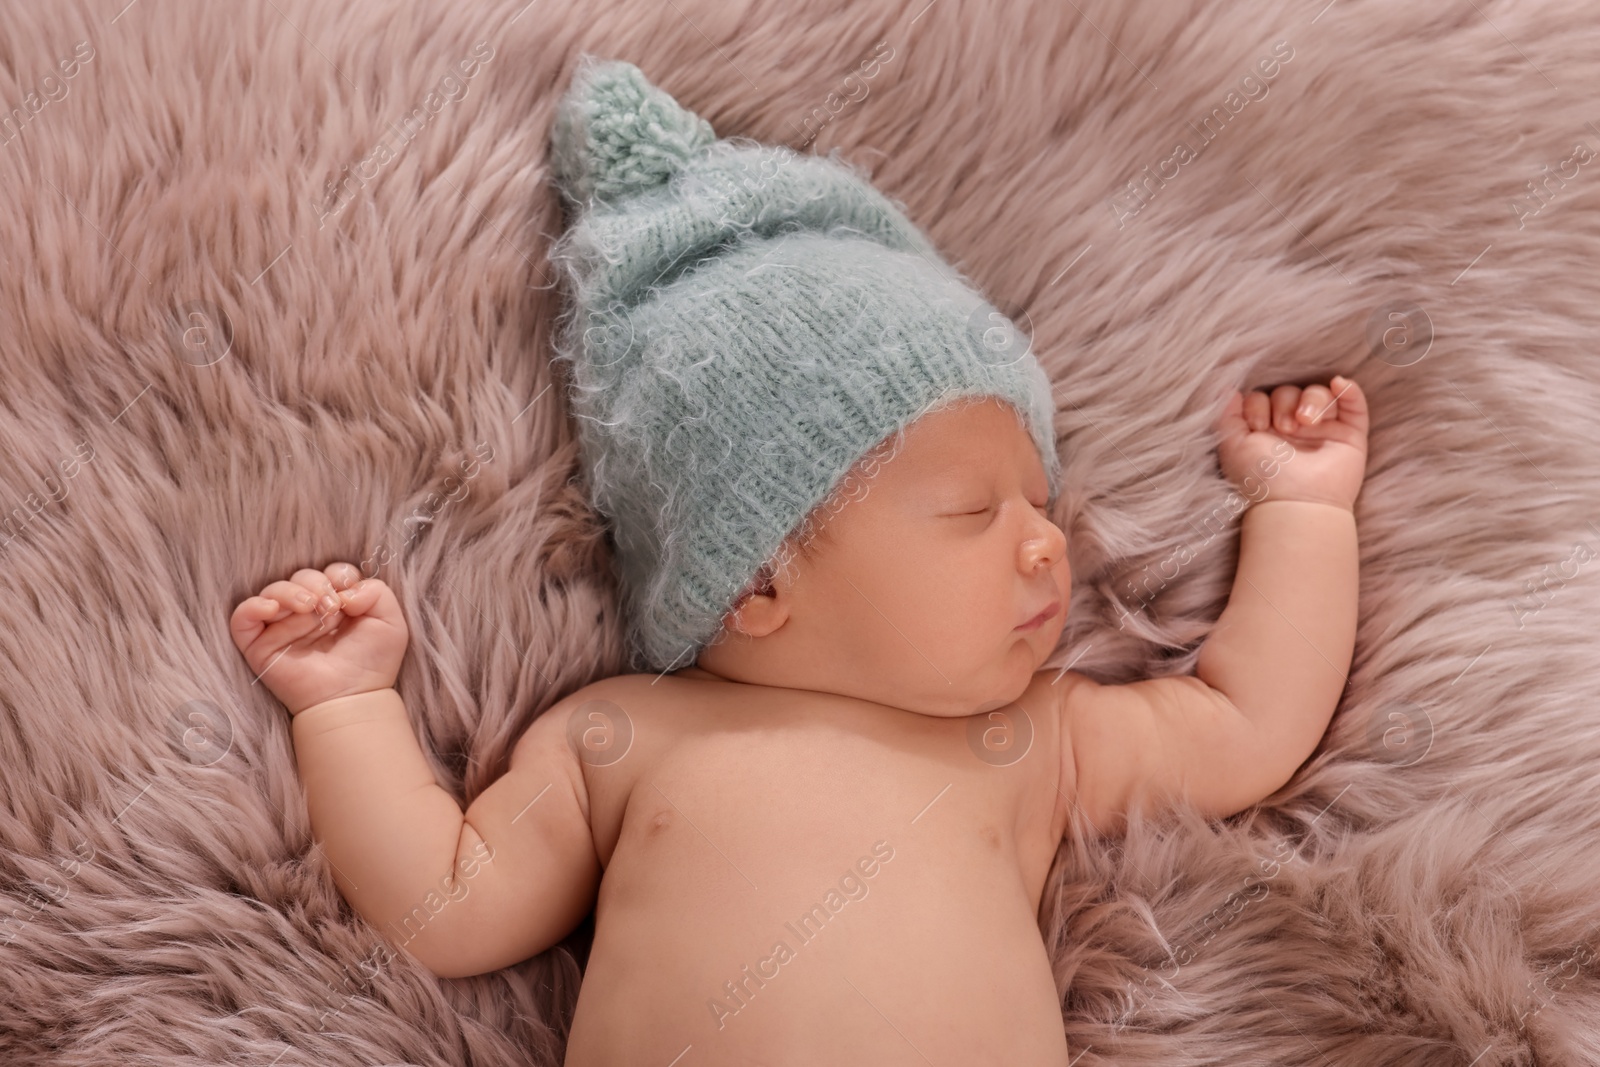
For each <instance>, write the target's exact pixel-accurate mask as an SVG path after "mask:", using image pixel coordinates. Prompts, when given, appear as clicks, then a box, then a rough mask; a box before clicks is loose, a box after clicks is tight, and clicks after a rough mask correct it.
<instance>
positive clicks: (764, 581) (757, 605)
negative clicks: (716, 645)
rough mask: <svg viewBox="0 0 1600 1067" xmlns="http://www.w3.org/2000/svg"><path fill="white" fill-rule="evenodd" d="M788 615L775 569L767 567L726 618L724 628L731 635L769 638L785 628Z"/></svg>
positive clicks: (762, 566) (757, 572)
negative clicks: (774, 632) (779, 599)
mask: <svg viewBox="0 0 1600 1067" xmlns="http://www.w3.org/2000/svg"><path fill="white" fill-rule="evenodd" d="M787 614H788V611H787V609H786V608H785V607H783V606H780V605H779V603H778V597H777V588H776V587H775V586H774V585H773V569H772V565H771V564H770V563H763V564H762V565H761V569H760V570H758V571H756V574H755V577H754V578H752V579H750V582H749V584H748V585H746V586H745V588H744V591H743V592H741V593H740V594H739V596H738V598H737V599H735V600H734V602H733V605H732V606H731V607H729V608H728V610H727V612H726V613H725V614H724V615H723V627H724V629H725V630H726V631H727V632H728V633H730V634H737V635H740V636H744V637H765V636H767V634H770V633H771V632H772V631H774V630H776V629H777V628H778V627H779V626H781V625H783V621H784V619H785V617H786V616H787Z"/></svg>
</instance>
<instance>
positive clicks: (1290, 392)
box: [1272, 385, 1300, 433]
mask: <svg viewBox="0 0 1600 1067" xmlns="http://www.w3.org/2000/svg"><path fill="white" fill-rule="evenodd" d="M1299 401H1300V387H1299V386H1298V385H1280V386H1278V387H1277V388H1276V389H1274V390H1273V391H1272V427H1273V429H1275V430H1277V431H1278V432H1279V433H1294V432H1295V431H1296V430H1298V429H1300V423H1299V421H1298V420H1297V419H1296V418H1295V416H1294V409H1295V406H1296V405H1297V404H1298V403H1299Z"/></svg>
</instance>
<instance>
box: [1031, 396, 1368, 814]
mask: <svg viewBox="0 0 1600 1067" xmlns="http://www.w3.org/2000/svg"><path fill="white" fill-rule="evenodd" d="M1332 386H1333V393H1330V391H1329V390H1328V389H1326V388H1324V387H1322V386H1311V387H1309V388H1308V389H1306V390H1305V391H1304V393H1303V394H1302V391H1301V390H1299V389H1298V388H1296V387H1294V386H1282V387H1280V388H1279V389H1277V390H1275V391H1274V392H1273V395H1272V397H1271V398H1270V400H1269V398H1268V397H1267V395H1266V394H1264V393H1261V392H1256V393H1252V394H1251V395H1250V397H1248V398H1243V397H1241V396H1240V395H1239V394H1235V395H1234V397H1233V398H1232V400H1231V401H1230V403H1229V407H1228V410H1227V411H1226V412H1225V413H1224V415H1223V417H1222V419H1221V420H1220V422H1219V430H1220V431H1221V433H1222V440H1221V442H1220V443H1219V446H1218V453H1219V456H1220V458H1221V461H1222V467H1223V470H1224V472H1225V473H1226V474H1227V475H1228V476H1229V478H1230V479H1231V480H1233V481H1234V482H1236V483H1244V482H1245V481H1246V480H1247V479H1248V478H1250V477H1252V476H1253V475H1265V476H1266V477H1265V484H1266V488H1267V495H1266V498H1265V499H1263V500H1262V501H1261V502H1259V503H1256V504H1254V505H1252V506H1251V507H1250V508H1249V509H1248V510H1247V511H1246V512H1245V514H1244V517H1243V519H1242V520H1241V529H1240V535H1239V537H1240V547H1239V566H1238V570H1237V572H1236V573H1235V576H1234V583H1233V592H1232V594H1231V596H1230V598H1229V601H1228V606H1227V608H1226V609H1225V610H1224V611H1223V613H1222V615H1221V616H1220V617H1219V618H1218V620H1217V624H1216V626H1215V627H1214V628H1213V630H1212V632H1211V635H1210V636H1209V637H1208V638H1207V640H1206V642H1205V644H1204V645H1203V646H1202V647H1201V650H1200V656H1199V659H1198V662H1197V665H1196V668H1195V673H1194V674H1193V675H1189V676H1182V677H1167V678H1157V679H1150V680H1148V681H1142V682H1135V683H1133V684H1131V685H1122V686H1102V685H1098V684H1096V683H1095V682H1093V681H1092V680H1090V679H1088V678H1085V677H1083V676H1082V675H1076V674H1074V675H1072V676H1071V678H1070V680H1066V681H1064V682H1063V685H1064V686H1065V687H1066V690H1065V692H1064V693H1063V694H1062V697H1061V701H1060V705H1059V706H1060V708H1061V713H1062V720H1063V729H1062V737H1063V741H1064V749H1065V750H1064V752H1063V766H1062V774H1063V779H1064V781H1066V782H1067V783H1068V785H1067V786H1064V791H1066V792H1067V793H1068V795H1069V796H1074V797H1075V798H1076V801H1077V803H1078V805H1079V806H1080V807H1081V808H1082V809H1083V810H1084V813H1085V814H1086V815H1087V816H1088V818H1089V820H1090V821H1091V822H1092V823H1093V824H1094V825H1095V826H1096V827H1098V828H1100V829H1102V830H1107V829H1115V828H1118V827H1120V826H1121V824H1122V822H1123V819H1124V817H1125V813H1126V811H1127V810H1128V808H1129V807H1131V806H1133V805H1136V804H1139V803H1142V802H1145V801H1147V800H1148V799H1154V800H1157V801H1158V802H1161V801H1168V802H1187V803H1188V804H1190V805H1192V806H1193V807H1195V808H1196V809H1198V810H1199V811H1201V812H1203V813H1205V814H1207V815H1213V816H1220V815H1229V814H1232V813H1233V812H1236V811H1240V810H1242V809H1244V808H1246V807H1248V806H1250V805H1251V804H1253V803H1255V802H1257V801H1259V800H1261V799H1262V798H1263V797H1266V796H1268V795H1269V794H1271V793H1272V792H1273V791H1274V790H1276V789H1278V788H1279V787H1281V786H1282V785H1283V784H1284V783H1285V782H1287V781H1288V780H1289V778H1290V776H1291V775H1292V774H1293V773H1294V771H1295V769H1296V768H1297V767H1298V766H1299V765H1300V764H1301V763H1302V762H1303V761H1304V760H1305V758H1306V757H1307V756H1308V755H1310V754H1311V752H1312V750H1313V749H1315V748H1316V745H1317V741H1318V740H1319V739H1320V738H1321V737H1322V734H1323V732H1324V731H1325V730H1326V729H1327V726H1328V721H1329V719H1330V718H1331V717H1332V715H1333V711H1334V708H1335V707H1336V706H1337V704H1338V701H1339V696H1340V694H1341V693H1342V692H1343V690H1344V684H1345V679H1346V672H1347V671H1348V669H1349V666H1350V658H1351V654H1352V652H1353V650H1354V646H1355V630H1356V592H1357V567H1358V564H1357V552H1356V547H1357V546H1356V523H1355V515H1354V510H1353V508H1354V503H1355V498H1356V494H1357V493H1358V492H1359V490H1360V486H1361V481H1362V478H1363V475H1364V472H1365V464H1366V432H1367V410H1366V403H1365V398H1364V397H1363V396H1362V394H1361V392H1360V388H1359V386H1357V385H1356V384H1355V383H1354V382H1353V381H1350V380H1348V379H1344V378H1340V377H1335V378H1334V379H1333V382H1332ZM1334 393H1337V397H1335V396H1334V395H1333V394H1334ZM1307 403H1309V404H1310V405H1311V407H1312V409H1313V411H1314V412H1315V414H1314V415H1313V416H1311V417H1310V418H1306V417H1303V416H1300V415H1299V414H1298V412H1299V411H1300V408H1301V407H1302V405H1305V404H1307ZM1274 428H1276V429H1277V431H1278V432H1274Z"/></svg>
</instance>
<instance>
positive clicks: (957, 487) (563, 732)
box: [231, 376, 1368, 1067]
mask: <svg viewBox="0 0 1600 1067" xmlns="http://www.w3.org/2000/svg"><path fill="white" fill-rule="evenodd" d="M1367 426H1368V412H1367V405H1366V400H1365V397H1364V396H1363V394H1362V392H1361V389H1360V387H1359V386H1357V385H1356V383H1355V382H1353V381H1351V380H1349V379H1346V378H1342V377H1338V376H1335V377H1334V378H1333V379H1332V380H1331V382H1330V383H1329V385H1328V386H1322V385H1312V386H1309V387H1307V388H1305V389H1301V388H1299V387H1296V386H1288V385H1286V386H1280V387H1278V388H1277V389H1274V390H1272V391H1271V393H1270V395H1269V394H1268V393H1266V392H1261V391H1254V392H1250V393H1248V394H1240V393H1235V394H1234V396H1233V397H1232V398H1231V400H1230V402H1229V404H1228V406H1227V408H1226V410H1225V411H1224V412H1223V413H1222V414H1221V416H1220V418H1219V420H1218V422H1217V430H1218V438H1219V441H1218V458H1219V460H1220V464H1221V468H1222V471H1223V473H1224V474H1225V475H1226V476H1227V477H1228V478H1229V479H1230V480H1231V481H1232V482H1233V483H1234V484H1236V485H1240V484H1243V483H1244V481H1245V480H1246V479H1249V478H1252V477H1254V476H1256V475H1258V474H1259V471H1260V469H1261V466H1260V465H1261V464H1263V463H1267V464H1269V465H1273V467H1274V474H1273V476H1272V477H1271V479H1270V481H1269V482H1268V489H1267V491H1266V492H1265V493H1264V494H1262V493H1260V492H1256V493H1254V494H1252V495H1253V498H1254V502H1253V503H1252V504H1251V506H1250V507H1249V509H1248V510H1247V511H1245V513H1244V515H1243V516H1242V517H1241V520H1240V556H1239V564H1238V571H1237V575H1236V577H1235V580H1234V586H1233V592H1232V596H1231V598H1230V600H1229V602H1228V605H1227V608H1226V609H1225V610H1224V611H1223V613H1222V615H1221V617H1220V618H1219V619H1218V621H1217V623H1216V626H1215V628H1214V629H1213V630H1212V632H1211V635H1210V636H1209V638H1208V639H1207V640H1206V642H1205V644H1204V646H1203V647H1202V650H1201V654H1200V657H1199V661H1198V665H1197V667H1196V670H1195V673H1194V674H1193V675H1189V676H1184V677H1165V678H1156V679H1149V680H1144V681H1139V682H1135V683H1132V684H1129V685H1100V684H1097V683H1096V682H1094V681H1093V680H1091V679H1089V678H1088V677H1086V676H1084V675H1082V674H1079V673H1077V672H1074V671H1065V672H1058V671H1056V670H1054V669H1051V670H1040V667H1041V665H1042V664H1043V663H1044V661H1045V659H1046V658H1048V657H1049V656H1050V655H1051V653H1052V652H1053V651H1054V649H1055V646H1056V643H1057V639H1058V638H1059V637H1060V634H1061V631H1062V627H1063V625H1064V623H1065V615H1066V605H1067V604H1068V602H1069V594H1070V590H1071V578H1072V576H1071V572H1070V570H1069V568H1068V564H1067V541H1066V537H1065V535H1064V534H1063V532H1062V530H1061V529H1060V528H1059V527H1057V526H1056V525H1055V524H1054V523H1053V522H1052V521H1051V519H1050V516H1049V514H1048V513H1047V512H1046V509H1045V505H1046V502H1047V485H1046V478H1045V472H1044V469H1043V467H1042V465H1041V463H1040V459H1039V455H1038V452H1037V450H1036V449H1035V447H1034V445H1033V443H1032V441H1031V440H1030V438H1029V436H1028V434H1027V433H1026V431H1025V430H1024V429H1023V427H1022V425H1021V424H1020V423H1019V421H1018V419H1017V417H1016V415H1015V414H1014V412H1013V410H1012V409H1011V408H1010V407H1008V406H1006V405H1004V404H1002V403H1000V402H998V401H995V400H992V399H985V400H980V401H978V402H975V403H968V404H958V405H954V406H951V407H947V408H944V409H940V410H936V411H933V412H932V413H930V414H928V415H925V416H923V417H922V418H921V419H919V420H917V421H916V422H915V423H913V424H912V425H911V426H910V427H909V428H908V429H907V431H906V433H905V436H904V439H903V441H902V442H900V443H899V447H897V449H896V450H895V453H894V454H893V455H892V456H891V457H890V458H889V459H888V460H887V461H886V462H883V463H882V464H881V465H879V466H878V467H877V469H876V470H875V471H874V472H873V473H872V475H871V477H870V478H869V479H867V481H866V483H865V487H866V491H865V492H862V493H859V494H857V496H856V497H855V498H853V499H851V500H850V501H849V502H848V503H847V504H846V505H845V506H843V507H840V508H838V509H837V510H836V511H834V512H833V513H831V514H830V515H829V516H828V518H827V520H826V522H825V523H824V524H823V525H822V526H821V527H820V529H819V531H818V532H817V534H816V536H814V537H807V538H805V539H804V543H799V544H796V545H795V546H794V548H795V551H794V552H793V553H792V554H790V555H789V556H788V557H787V558H786V559H785V560H784V565H782V566H780V567H777V568H775V571H774V572H773V573H769V574H765V575H763V576H762V579H763V580H762V581H760V582H758V583H753V586H752V588H751V589H750V590H748V591H747V593H746V595H745V596H744V597H743V598H742V599H741V600H740V601H739V602H738V603H737V604H736V605H735V606H734V607H733V608H732V609H730V610H729V611H728V613H727V615H726V616H725V617H724V620H723V631H722V633H721V634H719V636H718V639H717V640H716V641H714V642H713V643H712V644H711V645H709V646H708V647H706V648H705V649H704V650H703V651H702V652H701V654H700V657H699V659H698V661H697V662H696V664H695V665H694V666H692V667H688V668H686V669H683V670H679V671H676V672H675V673H671V674H665V675H662V676H659V677H657V676H653V675H623V676H619V677H614V678H607V679H603V680H600V681H597V682H595V683H593V684H591V685H588V686H585V687H584V688H583V689H580V690H579V691H577V692H575V693H573V694H571V695H569V696H567V697H565V698H564V699H562V700H560V701H558V702H557V703H556V704H555V705H553V706H552V707H551V708H549V709H548V710H547V711H545V712H544V713H543V714H542V715H541V716H540V717H539V718H538V719H536V720H535V721H534V723H533V724H532V725H531V726H530V727H529V728H528V730H527V731H526V732H525V733H524V734H523V736H522V737H521V738H520V739H519V740H518V742H517V743H516V746H515V747H514V749H513V750H512V753H511V758H510V764H509V767H508V769H507V770H506V772H505V773H504V774H503V775H502V776H501V777H500V778H499V779H497V780H496V781H495V782H494V783H493V784H492V785H491V786H490V787H489V788H488V789H486V790H485V791H484V792H483V793H482V794H480V795H479V796H478V797H476V798H475V799H474V800H473V801H472V803H471V805H470V806H469V807H468V808H467V809H466V811H465V813H463V811H462V809H461V806H460V804H459V803H458V802H457V800H456V799H455V797H454V796H452V795H451V794H450V793H448V792H446V791H445V790H444V789H443V788H441V787H440V786H439V785H438V784H437V782H435V780H434V778H433V775H432V773H431V771H430V770H429V767H428V764H427V762H426V761H425V759H424V758H423V754H422V750H421V748H420V747H419V745H418V741H417V737H416V735H415V733H414V731H413V729H412V726H411V723H410V721H409V719H408V717H407V714H406V708H405V705H404V704H403V702H402V699H401V696H400V694H399V693H398V692H396V690H395V689H394V685H395V681H396V679H397V677H398V673H399V669H400V664H401V660H402V659H403V657H404V655H405V652H406V645H407V640H408V630H407V626H406V621H405V618H404V617H403V615H402V613H401V610H400V606H399V602H398V600H397V599H396V597H395V596H394V594H393V592H392V591H391V590H390V589H389V587H388V586H387V585H386V584H385V583H384V582H383V581H381V580H379V579H375V578H368V579H364V580H363V579H362V578H361V576H360V572H359V570H358V568H357V567H356V566H355V565H354V564H351V563H348V562H337V563H333V564H331V565H329V566H327V567H325V568H323V569H314V568H307V569H303V570H299V571H296V572H295V573H294V574H293V575H292V576H290V577H289V578H288V579H285V580H282V581H274V582H272V583H270V584H268V585H267V586H266V587H265V588H263V589H262V590H261V592H260V593H259V594H258V595H256V596H252V597H249V598H247V599H245V600H243V601H242V602H240V603H239V605H238V606H237V607H236V608H235V610H234V612H233V618H232V622H231V629H232V634H233V637H234V640H235V642H236V643H237V644H238V646H239V648H240V650H241V651H242V652H243V654H244V657H245V659H246V661H247V662H248V664H249V666H250V668H251V669H252V671H253V672H255V673H256V674H258V675H259V676H260V678H261V681H262V682H263V684H265V685H266V686H267V687H268V688H269V689H270V690H271V691H272V692H273V694H274V695H276V697H277V698H278V699H279V700H280V701H281V702H282V703H283V704H284V706H285V707H286V708H287V709H288V711H289V713H290V714H291V715H292V716H293V723H292V735H293V739H294V746H295V754H296V758H297V761H298V765H299V770H300V775H301V779H302V781H303V784H304V787H305V792H306V801H307V805H308V808H309V812H310V817H311V824H312V828H313V832H314V834H315V836H316V838H317V840H318V841H319V842H320V843H321V845H322V847H323V849H324V850H325V851H326V852H327V855H328V857H329V860H330V861H331V862H330V872H331V874H332V877H333V878H334V880H335V882H336V884H337V885H338V888H339V891H340V892H341V893H342V894H343V895H344V897H345V899H346V900H347V901H349V903H350V905H351V907H352V908H354V909H355V910H356V911H357V912H358V913H359V914H360V915H361V916H362V917H363V918H364V919H366V920H367V921H368V922H370V923H371V924H372V925H373V926H374V927H375V928H377V929H378V930H380V931H382V932H384V934H385V936H387V937H388V938H389V939H390V940H391V941H392V942H394V943H395V945H396V946H398V947H402V948H403V949H404V951H405V952H407V953H409V954H410V955H412V956H413V957H414V958H415V959H416V960H417V961H418V962H419V963H420V964H422V965H423V966H426V967H427V968H429V969H431V970H432V971H433V972H435V973H436V974H438V975H440V976H443V977H457V976H465V975H473V974H480V973H483V972H486V971H491V970H494V969H496V968H500V967H505V966H507V965H510V964H513V963H516V962H518V961H520V960H523V959H526V958H527V957H529V956H531V955H534V954H536V953H539V952H542V951H544V950H545V949H547V948H549V947H550V946H551V945H553V944H555V943H556V942H557V941H559V940H560V939H561V938H562V937H564V936H565V935H566V934H567V933H569V932H570V931H571V930H572V929H573V928H574V927H575V926H576V925H577V924H578V923H579V922H580V921H581V920H582V919H583V917H584V916H585V915H586V914H588V913H589V911H590V910H591V909H593V910H594V913H595V939H594V948H593V952H592V954H591V957H590V960H589V963H588V967H587V970H586V973H585V975H584V981H583V986H582V990H581V992H580V994H579V997H578V1003H577V1009H576V1014H575V1016H574V1019H573V1023H572V1030H571V1034H570V1037H569V1041H568V1047H567V1056H566V1063H567V1064H569V1065H572V1067H600V1065H611V1064H624V1063H625V1064H659V1065H661V1067H667V1065H669V1064H670V1065H673V1067H693V1065H703V1064H728V1065H733V1064H739V1065H749V1064H767V1065H778V1064H792V1065H797V1067H799V1065H806V1067H810V1065H815V1064H824V1063H825V1064H918V1065H924V1064H936V1065H941V1067H942V1065H946V1064H948V1065H950V1067H966V1065H973V1064H994V1065H1006V1067H1064V1065H1066V1064H1068V1063H1069V1061H1070V1060H1071V1058H1072V1056H1073V1055H1074V1054H1075V1052H1074V1051H1073V1050H1069V1049H1068V1047H1067V1043H1066V1040H1065V1038H1064V1036H1063V1026H1062V1016H1061V1001H1060V992H1059V991H1058V990H1057V989H1056V986H1055V984H1054V979H1053V977H1052V974H1051V969H1050V962H1049V959H1048V956H1047V954H1046V950H1045V947H1044V943H1043V940H1042V938H1041V935H1040V930H1039V923H1038V918H1039V907H1040V900H1041V896H1042V893H1043V889H1044V884H1045V879H1046V875H1047V873H1048V871H1049V869H1050V866H1051V864H1052V862H1053V860H1054V858H1055V855H1056V852H1057V850H1058V848H1059V846H1060V843H1061V840H1062V837H1063V834H1064V832H1065V830H1066V827H1067V825H1068V820H1069V818H1071V817H1072V816H1073V815H1074V811H1075V810H1076V812H1077V813H1078V814H1079V815H1080V816H1081V817H1082V818H1084V819H1086V820H1087V821H1088V823H1089V824H1090V825H1091V826H1092V827H1094V828H1096V829H1098V830H1100V831H1102V832H1106V833H1116V832H1118V831H1119V830H1120V829H1121V828H1122V827H1123V826H1124V825H1125V819H1126V816H1127V814H1128V813H1129V812H1130V811H1132V810H1133V809H1135V808H1141V809H1143V810H1145V811H1151V810H1153V809H1155V808H1157V807H1159V806H1161V805H1165V804H1188V805H1192V806H1193V807H1194V808H1195V809H1197V810H1199V811H1201V812H1202V813H1205V814H1207V815H1210V816H1215V817H1220V816H1225V815H1229V814H1231V813H1233V812H1237V811H1240V810H1242V809H1244V808H1247V807H1249V806H1250V805H1252V804H1254V803H1256V802H1258V801H1260V800H1261V799H1263V798H1264V797H1266V796H1268V795H1269V794H1271V793H1272V792H1274V791H1275V790H1276V789H1278V788H1279V787H1281V786H1282V785H1283V784H1284V783H1285V782H1287V781H1288V779H1289V778H1290V776H1291V775H1292V774H1293V773H1294V771H1295V769H1296V768H1297V767H1298V766H1299V765H1300V764H1301V762H1302V761H1303V760H1304V759H1305V758H1306V757H1307V756H1308V755H1309V754H1310V753H1311V752H1312V750H1313V748H1314V747H1315V746H1316V744H1317V742H1318V740H1319V739H1320V738H1321V736H1322V734H1323V732H1324V730H1325V729H1326V727H1327V725H1328V721H1329V719H1330V717H1331V716H1332V714H1333V710H1334V708H1335V706H1336V704H1337V702H1338V700H1339V697H1340V694H1341V692H1342V690H1343V688H1344V682H1345V676H1346V672H1347V670H1348V667H1349V663H1350V658H1351V654H1352V650H1353V646H1354V640H1355V628H1356V591H1357V581H1356V579H1357V551H1356V548H1357V541H1356V523H1355V517H1354V512H1353V507H1354V503H1355V500H1356V496H1357V494H1358V492H1359V490H1360V488H1361V483H1362V479H1363V476H1364V472H1365V465H1366V445H1367ZM1285 454H1288V455H1290V456H1291V457H1292V458H1290V459H1289V460H1288V461H1284V459H1283V457H1284V455H1285ZM430 900H438V901H448V903H447V904H445V905H444V906H442V907H437V908H435V907H427V906H424V902H426V901H430Z"/></svg>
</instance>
